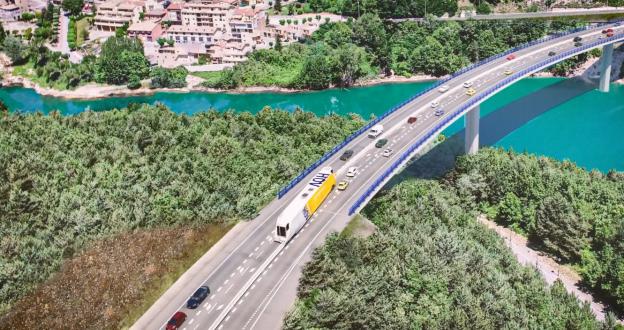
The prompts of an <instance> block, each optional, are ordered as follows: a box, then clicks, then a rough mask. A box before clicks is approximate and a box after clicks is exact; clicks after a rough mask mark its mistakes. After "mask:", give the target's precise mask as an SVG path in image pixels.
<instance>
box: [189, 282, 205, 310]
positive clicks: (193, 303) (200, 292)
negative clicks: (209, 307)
mask: <svg viewBox="0 0 624 330" xmlns="http://www.w3.org/2000/svg"><path fill="white" fill-rule="evenodd" d="M209 294H210V289H209V288H208V287H207V286H200V287H199V289H197V291H195V293H193V295H192V296H191V298H189V300H188V301H187V302H186V308H188V309H194V308H197V306H199V304H201V303H202V301H204V299H206V297H208V295H209Z"/></svg>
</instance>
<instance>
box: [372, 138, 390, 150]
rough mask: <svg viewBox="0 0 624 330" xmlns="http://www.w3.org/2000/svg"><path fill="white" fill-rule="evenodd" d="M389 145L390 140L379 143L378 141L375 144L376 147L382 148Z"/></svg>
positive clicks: (380, 140)
mask: <svg viewBox="0 0 624 330" xmlns="http://www.w3.org/2000/svg"><path fill="white" fill-rule="evenodd" d="M387 143H388V139H379V141H377V143H375V147H377V148H381V147H383V146H385V145H386V144H387Z"/></svg>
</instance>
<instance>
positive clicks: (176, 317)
mask: <svg viewBox="0 0 624 330" xmlns="http://www.w3.org/2000/svg"><path fill="white" fill-rule="evenodd" d="M184 321H186V314H184V313H182V312H179V311H178V312H176V313H175V314H173V316H172V317H171V319H170V320H169V322H167V327H166V330H178V329H180V326H181V325H182V323H184Z"/></svg>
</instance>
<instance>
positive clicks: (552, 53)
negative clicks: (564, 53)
mask: <svg viewBox="0 0 624 330" xmlns="http://www.w3.org/2000/svg"><path fill="white" fill-rule="evenodd" d="M555 55H557V52H555V51H552V50H551V51H550V52H548V56H555Z"/></svg>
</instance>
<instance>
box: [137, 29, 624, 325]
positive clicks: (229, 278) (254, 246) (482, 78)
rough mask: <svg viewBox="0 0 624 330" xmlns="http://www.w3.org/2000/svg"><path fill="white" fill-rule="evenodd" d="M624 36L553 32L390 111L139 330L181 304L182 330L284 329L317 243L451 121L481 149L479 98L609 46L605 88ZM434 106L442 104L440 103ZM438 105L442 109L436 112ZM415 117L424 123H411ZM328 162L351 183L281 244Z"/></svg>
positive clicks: (287, 192)
mask: <svg viewBox="0 0 624 330" xmlns="http://www.w3.org/2000/svg"><path fill="white" fill-rule="evenodd" d="M608 28H610V29H613V34H609V36H608V35H607V34H605V33H602V32H603V30H604V29H608ZM575 38H576V40H579V39H578V38H582V40H581V41H580V42H581V43H582V44H579V42H575V41H574V39H575ZM622 40H624V26H620V25H619V23H611V24H607V25H602V26H592V27H588V28H583V29H578V30H576V31H569V32H566V33H561V34H558V35H553V36H549V37H547V38H543V39H540V40H536V41H533V42H531V43H529V44H527V45H523V46H521V47H517V48H516V49H512V50H509V51H507V52H506V53H503V54H499V55H496V56H494V57H492V58H489V59H486V60H484V61H482V62H480V63H476V64H474V65H472V66H470V67H467V68H464V69H462V70H460V71H459V72H457V73H455V74H454V75H452V76H449V77H446V78H445V79H442V80H441V81H440V82H438V83H437V84H435V85H434V86H432V87H431V88H429V89H427V90H425V91H423V92H422V93H420V94H418V95H415V96H414V97H412V98H410V99H409V100H407V101H405V102H404V103H402V104H400V105H398V106H397V107H395V108H393V109H391V110H390V111H388V112H386V113H385V114H383V115H381V116H380V117H378V118H377V119H375V120H373V121H371V122H370V123H369V124H368V125H367V126H365V127H363V128H362V129H361V130H359V131H358V132H356V133H355V134H354V135H352V136H350V137H348V138H347V139H346V140H345V141H344V142H343V143H341V144H340V145H338V146H336V147H335V148H334V149H332V150H331V151H330V152H329V153H328V154H326V155H325V156H323V157H322V158H321V159H320V160H319V161H317V162H315V163H314V164H313V165H312V166H311V167H310V168H308V169H306V170H305V171H304V172H303V173H302V174H301V175H299V176H298V177H297V178H295V179H294V180H293V182H291V183H290V184H288V185H287V186H286V187H285V188H284V189H283V190H282V191H280V193H279V196H278V198H276V199H275V200H273V201H272V202H271V203H270V204H268V205H267V206H266V207H265V208H264V209H263V210H262V211H261V212H260V214H259V215H258V216H257V217H256V218H255V219H253V220H252V221H249V222H245V223H241V224H239V225H237V226H236V227H235V228H234V229H232V230H231V231H230V232H229V233H228V234H227V235H226V236H225V237H224V238H223V239H222V240H221V241H220V242H218V243H217V244H216V245H215V246H214V247H213V248H212V249H210V250H209V251H208V252H207V253H206V254H205V255H204V256H203V257H202V258H201V259H200V260H199V261H198V262H197V263H196V264H195V265H193V266H192V267H191V268H190V269H189V270H188V271H187V272H186V273H185V274H183V275H182V276H181V277H180V279H178V281H177V282H176V283H175V284H174V285H173V286H172V287H171V288H170V289H169V290H168V291H167V292H166V293H165V294H163V296H161V297H160V299H159V300H158V301H157V302H156V303H155V304H154V305H153V306H152V307H151V308H150V309H149V310H148V311H147V312H146V313H145V314H144V315H143V316H142V317H141V318H140V319H139V320H138V321H137V322H136V323H135V324H134V326H133V328H135V329H161V328H164V326H165V324H166V322H167V320H168V319H169V318H170V317H171V316H172V315H173V314H174V313H175V312H176V311H178V310H180V311H183V312H184V313H186V314H187V316H188V317H187V319H186V321H185V322H184V324H183V325H182V329H189V330H191V329H263V330H264V329H278V328H280V327H281V324H282V320H283V317H284V315H285V313H286V312H287V311H288V310H289V309H290V307H291V306H292V304H293V302H294V300H295V297H296V288H297V284H298V278H299V276H300V273H301V269H302V266H303V265H304V264H305V262H307V261H308V260H309V259H310V256H311V252H312V251H313V249H314V248H315V247H317V246H319V245H320V244H322V242H323V240H324V239H325V237H326V236H327V235H328V234H329V233H331V232H334V231H340V230H342V229H343V228H344V227H345V226H346V224H347V223H348V221H349V220H350V219H351V217H352V215H353V214H355V213H357V212H358V211H359V210H360V209H361V208H362V207H364V206H365V205H366V203H367V202H368V201H369V200H370V198H372V197H373V196H374V195H375V193H376V192H377V191H379V189H381V188H382V187H383V185H384V184H385V183H386V182H387V181H388V180H389V179H390V178H391V177H392V176H393V175H394V174H396V173H397V172H399V171H401V169H402V168H403V167H404V166H405V165H406V164H407V162H408V161H409V160H410V159H412V158H413V157H414V156H415V155H416V154H417V153H419V152H422V151H423V150H424V149H423V148H425V147H426V146H428V145H430V144H431V142H432V141H434V140H435V139H436V138H437V136H438V135H439V134H440V133H441V132H442V131H443V130H444V129H445V128H446V127H447V126H449V125H450V124H451V123H453V122H455V121H457V120H459V119H460V118H462V117H465V121H466V130H465V134H466V152H467V153H475V152H477V150H478V148H479V104H480V103H482V102H483V101H485V100H487V99H488V98H489V97H491V96H492V95H494V94H496V93H497V92H499V91H500V90H502V89H504V88H505V87H507V86H509V85H511V84H513V83H514V82H516V81H518V80H519V79H522V78H523V77H526V76H528V75H530V74H531V73H534V72H538V71H540V70H542V69H544V68H546V67H549V66H551V65H553V64H555V63H557V62H560V61H562V60H564V59H566V58H569V57H572V56H574V55H577V54H580V53H583V52H587V51H589V50H591V49H594V48H600V47H602V48H603V59H601V61H602V75H601V82H600V89H601V90H603V91H608V88H609V81H610V77H609V74H610V71H611V70H610V65H611V64H610V63H611V56H612V52H613V44H614V43H617V42H621V41H622ZM511 55H513V56H511ZM467 82H469V83H470V84H472V86H471V88H474V90H475V92H476V93H475V94H474V95H472V96H469V95H467V90H468V88H465V87H464V86H463V85H464V83H467ZM442 85H444V86H448V90H447V91H445V92H440V90H439V88H440V87H441V86H442ZM371 97H383V95H379V96H376V95H371ZM433 102H437V103H438V105H437V106H436V107H435V108H433V107H432V103H433ZM438 110H442V112H443V113H441V114H440V112H438V115H436V111H438ZM411 116H415V117H417V118H418V120H417V121H416V122H415V123H413V124H408V123H407V119H408V118H409V117H411ZM375 124H383V126H384V127H385V131H384V133H383V134H382V136H380V138H381V137H383V138H387V139H388V140H389V141H388V144H387V145H386V146H385V147H384V148H376V147H375V146H374V144H375V141H376V140H377V139H371V138H369V137H368V136H367V131H368V129H369V128H370V127H371V126H372V125H375ZM385 148H390V149H392V150H393V153H392V154H391V155H390V157H383V156H382V151H383V149H385ZM347 149H351V150H353V151H354V155H353V156H352V157H351V158H350V159H349V160H348V161H341V160H340V155H341V154H342V152H343V151H344V150H347ZM325 166H331V167H332V168H334V170H335V171H336V173H337V179H338V181H340V180H347V181H349V182H350V184H349V187H348V188H347V189H346V190H345V191H338V190H334V191H333V192H332V193H330V195H329V197H328V198H327V199H326V200H325V202H324V203H323V205H322V206H321V208H320V209H319V210H318V211H317V212H316V213H315V214H314V215H313V217H312V218H311V219H310V221H308V223H307V224H306V225H305V227H304V228H303V229H302V230H301V231H300V232H299V233H298V234H297V235H296V236H295V237H294V238H293V239H292V240H291V241H290V242H289V243H288V244H279V243H276V242H274V240H273V235H274V231H275V222H276V218H277V216H278V215H279V214H280V212H281V210H282V209H283V208H284V207H285V206H287V205H288V204H289V203H290V202H291V201H292V200H293V198H295V197H296V196H297V195H298V194H299V193H300V192H301V190H302V189H303V187H304V186H305V184H307V182H308V181H309V180H310V179H311V178H312V176H313V175H314V174H315V173H316V172H317V171H318V170H319V169H320V168H322V167H325ZM351 166H357V167H358V168H359V174H358V175H356V176H355V177H354V178H347V177H346V176H345V174H346V171H347V168H349V167H351ZM200 285H208V286H209V287H210V288H211V294H210V295H209V296H208V298H207V299H206V300H205V301H204V302H203V303H202V304H201V305H200V306H199V307H198V308H197V309H193V310H190V309H187V308H185V302H186V300H187V299H188V297H189V296H190V295H191V294H192V293H193V292H194V291H195V289H196V288H198V287H199V286H200Z"/></svg>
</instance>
